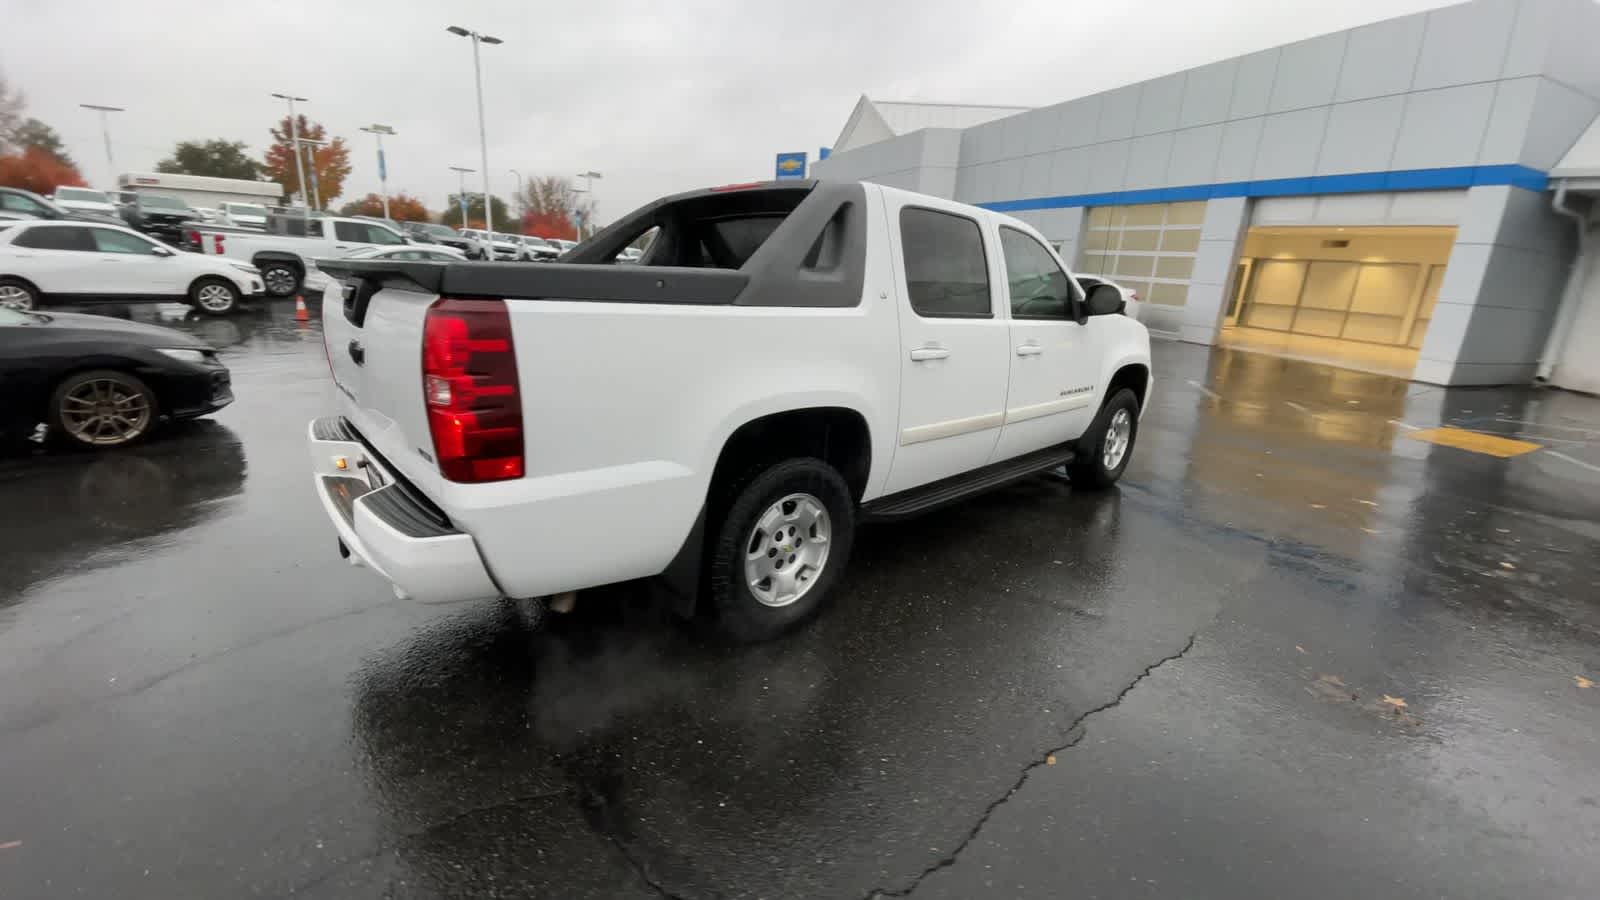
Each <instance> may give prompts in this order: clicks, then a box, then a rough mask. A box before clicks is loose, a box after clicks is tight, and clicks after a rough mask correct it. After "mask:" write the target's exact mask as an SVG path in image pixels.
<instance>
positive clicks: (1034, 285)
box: [1000, 228, 1072, 319]
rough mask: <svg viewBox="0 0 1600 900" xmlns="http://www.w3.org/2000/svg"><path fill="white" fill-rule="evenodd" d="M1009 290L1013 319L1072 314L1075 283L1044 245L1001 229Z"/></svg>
mask: <svg viewBox="0 0 1600 900" xmlns="http://www.w3.org/2000/svg"><path fill="white" fill-rule="evenodd" d="M1000 254H1001V256H1002V257H1004V259H1005V263H1006V288H1007V289H1008V290H1009V291H1010V293H1011V317H1012V318H1014V319H1066V318H1068V317H1070V316H1071V314H1072V281H1071V280H1070V279H1068V278H1067V273H1066V272H1064V271H1062V270H1061V266H1059V265H1057V264H1056V261H1055V257H1053V256H1051V255H1050V251H1049V250H1046V249H1045V248H1044V245H1043V244H1041V243H1039V242H1038V241H1036V240H1034V239H1033V238H1032V237H1030V236H1028V235H1026V234H1023V233H1022V232H1020V231H1018V230H1016V229H1015V228H1001V229H1000Z"/></svg>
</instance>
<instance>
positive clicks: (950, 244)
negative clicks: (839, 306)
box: [900, 206, 994, 318]
mask: <svg viewBox="0 0 1600 900" xmlns="http://www.w3.org/2000/svg"><path fill="white" fill-rule="evenodd" d="M900 242H901V245H902V247H903V248H904V254H905V265H906V290H907V292H908V293H909V294H910V299H911V308H912V309H913V310H915V311H916V313H917V315H919V316H927V317H929V318H989V317H991V316H993V315H994V306H993V304H992V302H991V301H990V299H989V263H988V258H987V257H986V256H985V255H984V251H983V233H982V232H981V231H979V230H978V223H977V222H975V221H973V220H972V219H969V218H967V217H966V216H958V215H955V214H953V213H946V212H938V211H936V210H932V209H922V208H920V207H914V206H908V207H906V208H905V209H902V210H901V211H900Z"/></svg>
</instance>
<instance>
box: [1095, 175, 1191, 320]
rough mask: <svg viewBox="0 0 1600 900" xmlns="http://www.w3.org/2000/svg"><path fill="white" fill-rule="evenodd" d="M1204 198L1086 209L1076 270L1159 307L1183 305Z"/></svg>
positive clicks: (1186, 295) (1187, 288)
mask: <svg viewBox="0 0 1600 900" xmlns="http://www.w3.org/2000/svg"><path fill="white" fill-rule="evenodd" d="M1205 215H1206V204H1205V201H1204V200H1196V201H1193V202H1188V203H1146V204H1141V205H1138V206H1101V207H1097V208H1095V209H1091V210H1089V216H1088V225H1087V229H1086V230H1085V232H1084V235H1083V241H1082V243H1081V244H1080V247H1081V248H1082V249H1081V250H1080V251H1079V254H1078V265H1077V269H1078V271H1080V272H1083V273H1084V274H1086V275H1104V276H1106V277H1109V278H1111V279H1112V280H1113V281H1116V282H1117V283H1118V284H1120V285H1122V286H1123V287H1125V288H1129V289H1131V290H1133V291H1135V292H1137V293H1138V295H1139V297H1140V298H1141V299H1143V300H1147V301H1149V302H1151V303H1154V304H1157V305H1160V306H1182V305H1183V304H1184V302H1185V301H1186V300H1187V299H1188V296H1189V279H1190V277H1191V275H1192V274H1193V272H1194V259H1195V254H1196V252H1197V251H1198V250H1199V249H1200V223H1201V222H1202V221H1203V220H1204V219H1205Z"/></svg>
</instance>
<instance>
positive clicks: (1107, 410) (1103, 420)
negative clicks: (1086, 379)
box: [1067, 388, 1139, 490]
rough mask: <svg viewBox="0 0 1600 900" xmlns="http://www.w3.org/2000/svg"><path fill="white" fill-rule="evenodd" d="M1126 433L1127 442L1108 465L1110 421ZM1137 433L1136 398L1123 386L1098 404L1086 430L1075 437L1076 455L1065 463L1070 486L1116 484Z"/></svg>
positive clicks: (1131, 450) (1105, 485) (1092, 486)
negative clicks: (1071, 460)
mask: <svg viewBox="0 0 1600 900" xmlns="http://www.w3.org/2000/svg"><path fill="white" fill-rule="evenodd" d="M1113 422H1116V423H1117V426H1118V429H1119V430H1124V429H1125V432H1126V442H1125V443H1124V444H1123V446H1122V447H1121V450H1120V452H1118V453H1114V454H1112V456H1114V459H1112V460H1110V463H1111V464H1110V465H1108V464H1107V453H1106V449H1107V438H1108V437H1110V436H1111V435H1112V433H1113V429H1112V423H1113ZM1138 436H1139V397H1138V395H1136V394H1134V392H1133V391H1131V390H1129V389H1128V388H1122V389H1120V390H1118V391H1117V392H1116V393H1115V394H1112V395H1111V398H1110V399H1109V400H1107V401H1106V402H1105V405H1104V406H1102V407H1100V413H1099V415H1097V416H1095V418H1094V422H1093V423H1091V424H1090V425H1089V430H1088V431H1087V432H1085V433H1084V435H1083V437H1081V438H1079V439H1078V453H1077V458H1076V459H1075V460H1073V462H1072V463H1071V464H1070V465H1068V466H1067V474H1068V475H1069V476H1070V477H1071V478H1072V485H1073V487H1078V488H1088V489H1090V490H1100V489H1103V488H1108V487H1110V486H1112V485H1113V484H1116V483H1117V479H1119V478H1121V477H1122V473H1123V470H1125V469H1127V468H1128V460H1129V459H1131V458H1132V457H1133V444H1134V440H1135V439H1136V438H1137V437H1138Z"/></svg>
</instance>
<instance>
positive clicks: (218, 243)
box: [211, 234, 223, 256]
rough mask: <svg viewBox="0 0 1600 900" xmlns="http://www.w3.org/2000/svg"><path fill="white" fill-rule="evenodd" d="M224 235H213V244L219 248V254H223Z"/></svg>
mask: <svg viewBox="0 0 1600 900" xmlns="http://www.w3.org/2000/svg"><path fill="white" fill-rule="evenodd" d="M222 237H223V236H222V235H220V234H213V235H212V236H211V245H212V246H213V247H216V248H217V255H218V256H221V255H222Z"/></svg>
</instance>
